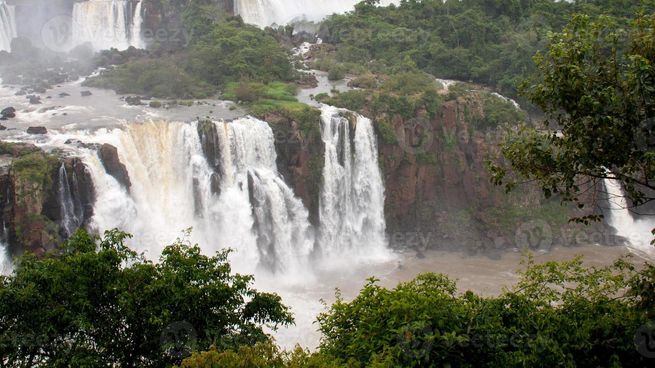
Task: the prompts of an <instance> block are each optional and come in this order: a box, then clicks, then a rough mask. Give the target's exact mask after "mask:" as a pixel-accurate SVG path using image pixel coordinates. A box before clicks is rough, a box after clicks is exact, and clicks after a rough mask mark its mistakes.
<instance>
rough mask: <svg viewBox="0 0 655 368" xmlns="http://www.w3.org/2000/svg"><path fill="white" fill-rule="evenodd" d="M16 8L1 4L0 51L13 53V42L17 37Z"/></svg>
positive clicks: (4, 3)
mask: <svg viewBox="0 0 655 368" xmlns="http://www.w3.org/2000/svg"><path fill="white" fill-rule="evenodd" d="M16 35H17V33H16V12H15V8H14V7H13V6H11V5H7V3H6V2H5V1H1V2H0V51H11V40H13V39H14V38H15V37H16Z"/></svg>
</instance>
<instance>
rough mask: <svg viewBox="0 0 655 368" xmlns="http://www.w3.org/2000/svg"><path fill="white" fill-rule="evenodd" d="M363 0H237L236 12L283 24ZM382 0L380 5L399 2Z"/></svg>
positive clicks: (320, 15)
mask: <svg viewBox="0 0 655 368" xmlns="http://www.w3.org/2000/svg"><path fill="white" fill-rule="evenodd" d="M360 1H361V0H235V4H234V9H235V13H236V14H238V15H240V16H241V17H242V18H243V20H244V21H245V22H246V23H251V24H255V25H257V26H260V27H266V26H270V25H273V24H277V25H283V24H287V23H291V22H292V21H294V20H308V21H320V20H321V19H323V18H325V17H326V16H328V15H331V14H334V13H345V12H347V11H350V10H353V9H354V7H355V4H357V3H359V2H360ZM398 2H399V1H397V0H382V1H381V2H380V5H383V6H386V5H390V4H397V3H398Z"/></svg>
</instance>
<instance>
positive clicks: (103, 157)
mask: <svg viewBox="0 0 655 368" xmlns="http://www.w3.org/2000/svg"><path fill="white" fill-rule="evenodd" d="M98 155H99V156H100V161H101V162H102V165H103V166H104V167H105V172H107V174H109V175H111V176H113V177H114V178H115V179H116V180H117V181H118V182H119V183H120V184H121V185H122V186H124V187H125V188H126V189H129V188H130V187H131V186H132V182H131V181H130V175H129V173H128V172H127V168H126V167H125V165H123V163H122V162H121V161H120V159H119V157H118V150H117V149H116V147H114V146H112V145H111V144H106V143H105V144H103V145H102V146H100V149H99V150H98Z"/></svg>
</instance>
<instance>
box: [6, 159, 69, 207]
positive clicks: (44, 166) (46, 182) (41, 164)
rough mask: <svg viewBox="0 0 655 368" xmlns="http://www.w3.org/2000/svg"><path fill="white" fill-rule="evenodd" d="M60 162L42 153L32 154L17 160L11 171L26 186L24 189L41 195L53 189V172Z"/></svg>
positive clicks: (13, 163)
mask: <svg viewBox="0 0 655 368" xmlns="http://www.w3.org/2000/svg"><path fill="white" fill-rule="evenodd" d="M58 162H59V161H58V160H57V158H55V157H54V156H51V155H48V154H47V153H44V152H42V151H38V152H31V153H27V154H25V155H23V156H20V157H18V158H16V159H15V160H14V161H13V162H12V164H11V170H12V172H13V175H14V176H15V177H16V178H18V179H19V180H20V181H21V182H23V183H25V184H26V185H24V186H22V188H24V189H25V190H30V191H34V192H39V193H40V192H42V191H44V190H46V189H49V188H50V187H51V185H52V172H53V170H55V169H56V168H57V164H58ZM22 194H23V195H27V194H28V193H22ZM20 199H24V198H19V200H20Z"/></svg>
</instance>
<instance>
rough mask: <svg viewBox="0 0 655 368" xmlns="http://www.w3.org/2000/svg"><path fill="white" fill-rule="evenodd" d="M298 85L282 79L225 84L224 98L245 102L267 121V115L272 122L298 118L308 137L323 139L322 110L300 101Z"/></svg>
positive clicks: (259, 116) (296, 120)
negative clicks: (266, 81) (321, 129)
mask: <svg viewBox="0 0 655 368" xmlns="http://www.w3.org/2000/svg"><path fill="white" fill-rule="evenodd" d="M296 88H297V87H296V85H294V84H290V83H283V82H271V83H268V84H263V83H255V82H238V83H237V82H233V83H229V84H228V85H227V86H226V92H225V94H224V97H225V98H227V99H229V100H233V101H238V102H242V103H245V104H246V106H247V107H248V110H250V112H251V113H252V114H253V115H255V116H256V117H258V118H260V119H264V120H266V118H267V117H268V118H269V119H268V120H269V123H273V124H274V122H273V120H278V119H279V118H282V119H284V120H287V121H295V122H296V123H298V125H299V128H300V131H301V132H303V134H304V135H305V137H311V138H317V137H318V138H319V139H320V134H321V132H320V111H318V110H317V109H315V108H313V107H311V106H309V105H306V104H304V103H301V102H298V100H297V99H296ZM271 117H274V119H270V118H271Z"/></svg>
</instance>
